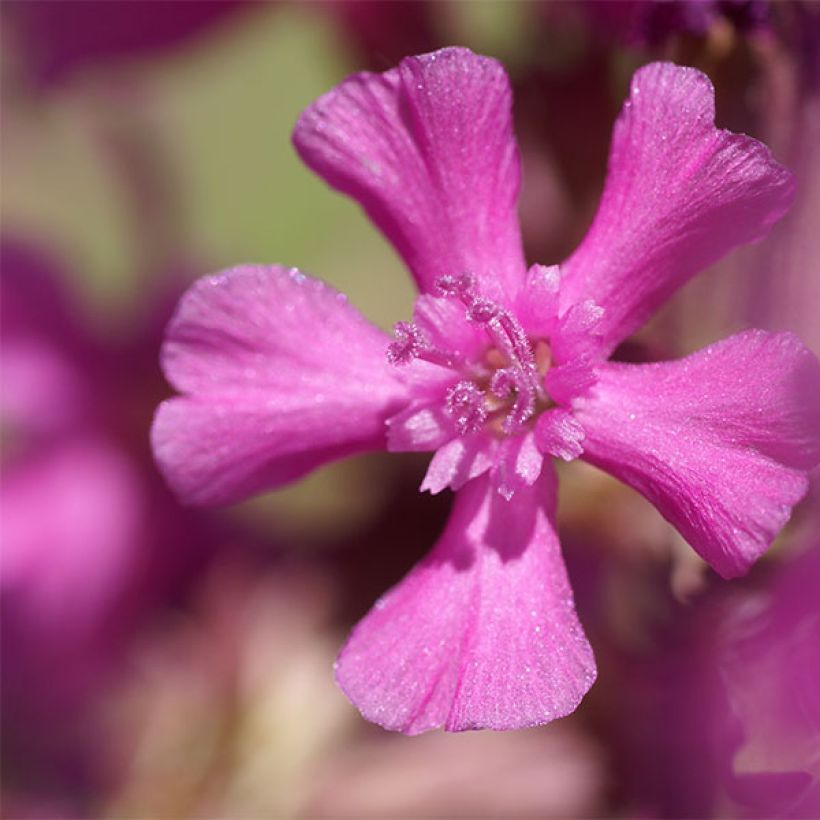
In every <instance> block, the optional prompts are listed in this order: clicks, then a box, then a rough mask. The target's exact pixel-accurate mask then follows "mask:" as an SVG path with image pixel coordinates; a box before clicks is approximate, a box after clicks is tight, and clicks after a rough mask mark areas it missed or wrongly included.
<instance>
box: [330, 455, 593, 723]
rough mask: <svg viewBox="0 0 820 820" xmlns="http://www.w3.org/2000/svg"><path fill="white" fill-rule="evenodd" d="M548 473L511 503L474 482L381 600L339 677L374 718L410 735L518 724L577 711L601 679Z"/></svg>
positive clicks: (346, 652) (343, 659)
mask: <svg viewBox="0 0 820 820" xmlns="http://www.w3.org/2000/svg"><path fill="white" fill-rule="evenodd" d="M554 488H555V476H554V474H553V473H552V472H551V471H550V472H549V473H545V474H544V475H543V476H542V478H541V479H540V480H539V481H538V482H536V484H535V485H534V486H532V487H526V488H524V489H522V490H520V491H519V492H517V493H516V494H515V496H514V498H513V499H512V500H511V501H505V500H504V499H503V498H501V497H500V496H499V495H498V493H496V491H495V489H494V487H493V485H492V482H491V481H490V480H489V479H488V478H480V479H477V480H475V481H473V482H471V483H470V484H468V485H467V486H466V487H465V488H464V489H463V490H462V491H461V492H460V493H459V494H458V496H457V499H456V503H455V506H454V508H453V512H452V514H451V517H450V521H449V523H448V525H447V528H446V529H445V531H444V534H443V535H442V537H441V539H440V540H439V542H438V544H437V545H436V547H435V548H434V549H433V551H432V553H431V554H430V555H429V556H428V557H427V558H426V559H425V560H424V561H422V562H421V563H420V564H419V565H418V566H417V567H416V568H415V569H413V570H412V571H411V572H410V574H409V575H408V576H407V577H406V578H405V579H404V580H403V581H402V582H401V583H399V584H398V585H397V586H396V587H394V588H393V589H392V590H391V591H390V592H388V593H387V594H386V595H385V596H384V597H383V598H382V599H381V600H380V601H378V602H377V604H376V605H375V606H374V607H373V609H372V610H371V611H370V613H369V614H368V615H367V616H366V617H365V618H364V619H363V620H362V621H361V622H360V623H359V624H358V626H357V627H356V628H355V629H354V631H353V634H352V635H351V637H350V639H349V641H348V643H347V645H346V646H345V647H344V649H343V650H342V652H341V654H340V656H339V660H338V663H337V668H336V676H337V680H338V681H339V684H340V685H341V687H342V689H343V690H344V691H345V693H346V694H347V695H348V697H349V698H350V699H351V700H352V701H353V703H354V704H355V705H356V706H357V707H358V708H359V709H360V710H361V712H362V714H363V715H364V716H365V717H367V718H368V719H369V720H373V721H375V722H376V723H379V724H380V725H382V726H384V727H385V728H388V729H394V730H398V731H402V732H405V733H407V734H418V733H420V732H424V731H426V730H428V729H433V728H436V727H438V726H442V725H443V726H444V727H445V728H446V729H447V730H450V731H461V730H464V729H479V728H491V729H514V728H520V727H525V726H535V725H539V724H543V723H547V722H548V721H550V720H553V719H554V718H558V717H562V716H563V715H566V714H568V713H569V712H571V711H573V710H574V709H575V708H576V706H577V705H578V703H579V702H580V700H581V698H582V697H583V695H584V694H585V693H586V691H587V690H588V689H589V687H590V686H591V685H592V683H593V681H594V678H595V662H594V659H593V657H592V651H591V649H590V646H589V644H588V642H587V640H586V637H585V636H584V633H583V630H582V628H581V625H580V624H579V622H578V618H577V615H576V613H575V607H574V604H573V598H572V591H571V589H570V586H569V582H568V580H567V575H566V570H565V569H564V564H563V560H562V558H561V554H560V547H559V544H558V538H557V536H556V534H555V530H554V525H553V516H554V508H555V489H554Z"/></svg>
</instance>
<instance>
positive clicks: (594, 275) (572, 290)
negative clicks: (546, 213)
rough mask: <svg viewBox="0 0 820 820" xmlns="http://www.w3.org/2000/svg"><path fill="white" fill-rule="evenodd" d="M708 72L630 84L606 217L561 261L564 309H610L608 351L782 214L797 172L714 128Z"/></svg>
mask: <svg viewBox="0 0 820 820" xmlns="http://www.w3.org/2000/svg"><path fill="white" fill-rule="evenodd" d="M714 118H715V110H714V89H713V87H712V84H711V82H710V81H709V79H708V77H706V75H705V74H701V73H700V72H699V71H696V70H695V69H692V68H681V67H679V66H676V65H673V64H671V63H652V64H650V65H648V66H644V67H643V68H641V69H639V70H638V71H637V72H636V73H635V76H634V78H633V80H632V86H631V93H630V98H629V100H628V101H627V102H626V103H625V105H624V108H623V110H622V112H621V116H620V117H619V119H618V121H617V123H616V124H615V130H614V133H613V138H612V148H611V150H610V157H609V172H608V176H607V181H606V186H605V189H604V194H603V197H602V199H601V204H600V206H599V208H598V213H597V215H596V217H595V220H594V222H593V224H592V227H591V228H590V231H589V233H588V234H587V236H586V238H585V239H584V241H583V242H582V243H581V245H580V247H579V248H578V249H577V250H576V251H575V253H574V254H573V255H572V256H571V257H570V258H569V259H568V260H567V261H566V263H564V264H563V265H562V266H561V274H562V282H561V304H562V310H563V309H566V307H567V306H569V305H572V304H576V303H579V302H583V301H584V300H586V299H590V298H591V299H594V300H595V302H596V303H597V304H599V305H601V306H602V307H603V308H604V316H603V318H602V322H601V324H600V325H599V326H598V327H596V332H597V333H602V334H603V339H602V352H603V353H604V354H607V353H609V352H611V351H612V350H613V349H614V348H615V347H616V346H617V344H618V343H619V342H620V341H622V340H623V339H624V338H626V337H627V336H628V335H629V334H631V333H632V332H633V331H635V330H636V329H637V328H638V327H640V326H641V325H642V324H643V323H644V322H645V321H646V319H648V318H649V316H650V315H651V314H652V313H653V312H654V311H655V309H656V308H657V307H658V306H659V305H660V304H661V303H662V302H663V301H664V300H665V299H667V298H668V297H669V296H670V295H671V294H672V293H673V292H674V291H675V290H676V289H677V288H679V287H680V286H681V285H683V284H684V283H685V282H686V281H687V280H688V279H689V278H691V277H692V276H693V275H694V274H695V273H697V272H698V271H699V270H701V269H703V268H704V267H706V266H707V265H709V264H711V263H712V262H715V261H716V260H718V259H719V258H720V257H722V256H723V255H724V254H726V253H728V252H729V251H730V250H731V249H732V248H734V247H735V246H736V245H740V244H743V243H745V242H751V241H753V240H756V239H760V238H762V237H763V236H765V234H766V233H767V232H768V230H769V229H770V228H771V226H772V225H773V224H774V223H775V222H776V221H777V220H778V219H779V218H780V217H781V216H782V215H783V214H784V213H785V211H786V210H787V208H788V207H789V205H790V203H791V201H792V198H793V194H794V182H793V178H792V175H791V174H790V173H789V172H788V171H787V170H786V169H785V168H783V167H782V166H781V165H779V164H778V163H777V162H776V161H775V160H774V158H773V157H772V155H771V153H770V152H769V150H768V148H766V146H764V145H762V144H761V143H759V142H757V141H756V140H753V139H751V138H750V137H746V136H743V135H740V134H733V133H731V132H730V131H725V130H719V129H717V128H715V125H714Z"/></svg>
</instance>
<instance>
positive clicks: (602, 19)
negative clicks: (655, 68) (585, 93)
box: [584, 0, 770, 46]
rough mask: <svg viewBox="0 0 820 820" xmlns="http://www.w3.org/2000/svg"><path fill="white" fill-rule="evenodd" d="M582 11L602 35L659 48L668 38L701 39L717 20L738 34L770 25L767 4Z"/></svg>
mask: <svg viewBox="0 0 820 820" xmlns="http://www.w3.org/2000/svg"><path fill="white" fill-rule="evenodd" d="M584 6H585V9H586V11H587V13H588V14H590V15H591V17H592V19H593V21H595V22H597V23H598V24H599V25H600V30H601V34H602V35H604V36H605V37H607V38H611V37H612V34H613V32H614V33H615V35H616V37H618V38H619V39H620V40H622V41H624V42H625V43H626V44H628V45H635V46H658V45H661V44H663V43H665V42H666V41H667V40H668V39H669V38H670V37H672V36H674V35H679V34H688V35H691V36H695V37H702V36H704V35H706V34H707V33H708V32H709V29H710V27H711V26H713V25H714V24H715V22H716V21H718V20H720V19H725V20H728V21H729V22H731V23H732V25H733V26H734V27H735V28H737V29H738V30H739V31H754V30H756V29H760V28H762V27H764V26H766V25H767V24H768V22H769V16H770V15H769V2H768V0H607V1H606V2H600V0H587V2H585V3H584Z"/></svg>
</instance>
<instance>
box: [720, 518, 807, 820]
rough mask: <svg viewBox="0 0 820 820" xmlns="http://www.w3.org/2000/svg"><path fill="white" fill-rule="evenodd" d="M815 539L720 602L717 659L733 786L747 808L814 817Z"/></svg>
mask: <svg viewBox="0 0 820 820" xmlns="http://www.w3.org/2000/svg"><path fill="white" fill-rule="evenodd" d="M818 584H820V541H818V540H817V537H816V533H815V535H814V541H813V542H812V543H811V544H810V545H809V548H808V549H806V550H805V551H804V552H803V553H802V554H800V555H797V556H796V557H794V558H792V559H791V560H790V561H787V562H784V564H783V565H782V566H781V567H780V568H779V573H778V574H777V575H776V576H775V578H774V580H773V582H772V583H771V584H770V585H768V587H767V588H766V589H762V590H751V591H747V592H746V593H745V594H744V595H742V596H739V597H738V598H737V599H735V598H730V599H729V600H728V602H727V603H728V605H725V606H724V614H723V618H722V623H721V625H720V629H719V631H718V637H717V641H716V648H715V654H716V657H715V659H714V660H715V661H716V664H717V667H718V668H719V670H720V672H721V677H722V680H723V683H724V686H725V690H726V698H727V702H728V705H729V712H728V714H727V715H726V717H725V718H724V723H729V729H728V731H726V732H725V733H724V735H723V737H724V739H725V738H728V739H729V742H726V741H725V740H724V744H723V745H724V749H725V751H726V753H727V754H729V755H730V757H731V760H730V762H729V765H728V766H727V770H728V771H729V772H730V779H729V781H728V786H729V790H730V793H731V794H732V795H733V797H734V798H735V799H736V800H737V801H738V802H739V803H741V804H743V805H744V806H746V807H747V810H751V811H752V812H753V813H754V816H772V815H776V816H786V817H817V816H820V770H818V768H817V753H818V743H817V742H818V738H820V688H818V686H817V681H818V680H820V610H819V609H818V606H817V589H818Z"/></svg>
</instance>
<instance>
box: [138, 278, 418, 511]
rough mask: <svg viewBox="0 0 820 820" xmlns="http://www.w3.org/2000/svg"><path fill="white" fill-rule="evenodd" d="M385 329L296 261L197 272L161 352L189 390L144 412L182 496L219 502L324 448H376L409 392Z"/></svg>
mask: <svg viewBox="0 0 820 820" xmlns="http://www.w3.org/2000/svg"><path fill="white" fill-rule="evenodd" d="M388 341H389V339H388V338H387V336H386V335H385V334H384V333H382V332H381V331H380V330H378V329H377V328H375V327H374V326H373V325H371V324H369V323H368V322H367V321H366V320H365V319H364V318H363V317H362V316H361V314H359V313H358V311H356V310H355V309H354V308H353V307H351V306H350V305H349V304H348V302H347V300H346V299H345V297H344V296H343V295H342V294H340V293H338V292H337V291H335V290H333V289H332V288H330V287H328V286H327V285H325V284H324V283H323V282H320V281H319V280H317V279H312V278H310V277H308V276H305V275H304V274H302V273H300V272H299V271H297V270H288V269H285V268H281V267H261V266H245V267H239V268H233V269H232V270H229V271H227V272H226V273H223V274H219V275H217V276H213V277H208V278H205V279H201V280H200V281H199V282H197V283H196V284H194V285H193V287H192V288H191V289H190V290H189V291H188V293H187V294H186V295H185V296H184V297H183V299H182V301H181V302H180V305H179V308H178V309H177V313H176V315H175V316H174V318H173V319H172V321H171V323H170V325H169V327H168V332H167V336H166V341H165V346H164V347H163V351H162V360H163V366H164V369H165V373H166V375H167V377H168V379H169V381H170V382H171V383H172V384H173V385H174V386H175V387H176V388H177V389H178V390H181V391H184V392H185V393H187V394H188V395H187V396H184V397H180V398H173V399H170V400H169V401H167V402H165V403H163V404H162V405H161V406H160V408H159V410H158V412H157V416H156V418H155V420H154V427H153V430H152V441H153V447H154V453H155V455H156V458H157V461H158V463H159V465H160V467H161V468H162V470H163V472H164V473H165V475H166V477H167V478H168V480H169V482H170V483H171V485H172V486H173V487H174V488H175V489H176V490H177V492H178V493H179V494H180V495H181V496H182V497H183V498H184V499H185V500H187V501H190V502H193V503H224V502H229V501H235V500H237V499H239V498H242V497H243V496H246V495H248V494H250V493H252V492H256V491H259V490H262V489H266V488H269V487H273V486H275V485H278V484H281V483H283V482H285V481H289V480H291V479H294V478H297V477H298V476H300V475H302V474H304V473H306V472H308V471H309V470H311V469H313V468H314V467H317V466H318V465H320V464H321V463H323V462H325V461H328V460H329V459H332V458H338V457H340V456H342V455H346V454H348V453H352V452H359V451H362V450H370V449H379V448H383V447H384V446H385V421H386V419H387V418H389V417H390V416H391V415H393V414H395V413H396V412H397V411H398V410H399V409H400V408H401V407H402V405H403V403H404V402H405V401H406V400H407V395H406V394H407V389H406V388H405V386H404V385H403V383H402V382H401V381H400V380H399V379H400V373H399V371H398V369H397V368H393V367H391V366H390V365H389V364H388V363H387V359H386V357H385V350H386V348H387V344H388Z"/></svg>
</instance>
